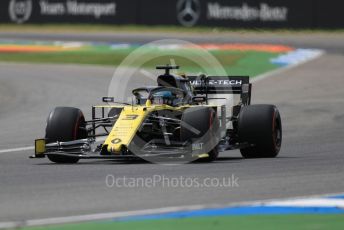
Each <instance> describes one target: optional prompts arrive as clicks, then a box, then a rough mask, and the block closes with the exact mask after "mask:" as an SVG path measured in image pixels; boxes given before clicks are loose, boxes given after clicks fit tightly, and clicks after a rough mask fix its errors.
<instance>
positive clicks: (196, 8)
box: [177, 0, 201, 27]
mask: <svg viewBox="0 0 344 230" xmlns="http://www.w3.org/2000/svg"><path fill="white" fill-rule="evenodd" d="M200 16H201V4H200V2H199V0H179V1H178V2H177V19H178V21H179V23H180V24H181V25H183V26H187V27H191V26H194V25H195V24H196V23H197V21H198V19H199V18H200Z"/></svg>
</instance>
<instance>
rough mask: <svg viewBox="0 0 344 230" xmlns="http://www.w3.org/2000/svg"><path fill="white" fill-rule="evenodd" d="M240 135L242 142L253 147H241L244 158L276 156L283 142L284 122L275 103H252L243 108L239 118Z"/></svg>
mask: <svg viewBox="0 0 344 230" xmlns="http://www.w3.org/2000/svg"><path fill="white" fill-rule="evenodd" d="M238 136H239V140H240V142H241V143H244V142H248V143H249V144H253V145H254V146H253V147H248V148H243V149H240V152H241V155H242V156H243V157H244V158H273V157H276V156H277V155H278V153H279V151H280V149H281V144H282V122H281V116H280V113H279V111H278V109H277V108H276V107H275V106H273V105H250V106H245V107H243V108H242V109H241V111H240V114H239V119H238Z"/></svg>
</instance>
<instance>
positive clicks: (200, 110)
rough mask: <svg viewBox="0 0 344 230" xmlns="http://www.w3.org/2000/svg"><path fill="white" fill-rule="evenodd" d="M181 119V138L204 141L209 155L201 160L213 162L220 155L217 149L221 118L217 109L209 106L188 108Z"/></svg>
mask: <svg viewBox="0 0 344 230" xmlns="http://www.w3.org/2000/svg"><path fill="white" fill-rule="evenodd" d="M181 120H182V125H181V129H180V138H181V140H182V141H187V140H190V139H195V140H197V142H199V143H203V145H204V146H203V147H204V151H206V153H208V155H209V157H208V158H204V159H202V160H201V161H206V162H211V161H214V160H216V158H217V157H218V155H219V152H218V150H217V145H218V142H219V138H218V136H219V135H218V131H219V119H218V117H217V115H216V112H215V110H214V109H212V108H209V107H193V108H188V109H186V110H185V111H184V113H183V115H182V119H181ZM183 124H184V125H183ZM195 132H196V133H195Z"/></svg>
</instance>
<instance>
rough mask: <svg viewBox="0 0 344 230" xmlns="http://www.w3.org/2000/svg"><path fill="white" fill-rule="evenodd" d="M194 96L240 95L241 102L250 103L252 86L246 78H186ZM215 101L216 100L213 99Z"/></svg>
mask: <svg viewBox="0 0 344 230" xmlns="http://www.w3.org/2000/svg"><path fill="white" fill-rule="evenodd" d="M188 79H189V81H190V83H191V85H192V86H193V89H194V93H195V94H196V95H198V96H199V95H204V96H205V97H206V98H207V99H208V95H209V94H240V99H241V102H242V103H243V104H245V105H249V104H250V103H251V90H252V84H251V83H250V79H249V77H248V76H208V77H205V76H203V77H200V76H188ZM214 99H216V98H214Z"/></svg>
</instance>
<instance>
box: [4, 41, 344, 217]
mask: <svg viewBox="0 0 344 230" xmlns="http://www.w3.org/2000/svg"><path fill="white" fill-rule="evenodd" d="M271 39H272V38H271ZM295 41H296V43H297V42H298V40H297V39H296V40H295ZM342 41H343V42H342V43H341V46H338V49H336V50H340V49H342V47H344V46H343V45H344V44H343V43H344V39H343V40H342ZM323 42H324V41H323ZM336 42H339V41H337V40H336ZM321 44H323V43H319V44H318V45H319V46H320V45H321ZM333 44H336V43H335V42H333V43H331V46H332V45H333ZM316 48H317V47H316ZM322 48H326V47H322ZM329 51H330V52H329V53H328V54H325V55H323V56H322V57H320V58H318V59H316V60H314V61H311V62H309V63H306V64H304V65H301V66H299V67H297V68H294V69H291V70H288V71H286V72H283V73H280V74H278V75H276V76H273V77H271V78H267V79H264V80H262V81H259V82H257V83H255V84H254V86H253V103H271V104H276V105H277V106H278V108H279V109H280V111H281V115H282V119H283V128H284V137H283V148H282V151H281V153H280V156H279V157H278V158H276V159H251V160H243V159H241V158H240V154H239V152H238V151H228V152H225V153H224V154H222V155H221V157H220V158H219V160H217V161H216V162H214V163H211V164H187V165H175V166H165V165H155V164H148V163H116V162H112V161H101V160H92V161H81V163H79V164H77V165H56V164H51V163H49V162H48V160H47V159H41V160H30V159H28V156H29V155H31V154H32V151H18V152H8V153H0V221H14V220H26V219H33V218H45V217H58V216H69V215H80V214H90V213H98V212H113V211H125V210H137V209H147V208H160V207H166V206H179V205H183V206H184V205H193V204H227V203H234V202H240V201H251V200H258V199H259V200H261V199H272V198H281V197H292V196H303V195H311V194H322V193H337V192H338V193H339V192H343V191H344V182H343V181H344V153H343V149H344V142H343V139H344V87H343V86H344V65H343V64H344V56H343V55H342V54H341V53H342V52H332V51H333V50H332V49H330V50H329ZM113 71H114V69H113V68H104V67H94V66H82V67H81V66H74V65H66V66H61V65H37V64H36V65H34V64H32V65H31V64H8V63H2V64H0V108H1V109H0V128H1V132H0V149H9V148H18V147H23V146H31V145H32V144H33V140H34V139H35V138H36V137H41V136H42V135H43V134H44V126H45V120H46V117H47V114H48V113H49V111H50V110H51V109H52V108H53V107H54V106H58V105H67V106H76V107H80V108H82V109H83V110H85V111H88V112H87V114H88V115H89V109H90V108H89V106H90V105H92V104H95V103H97V102H99V99H100V97H101V96H103V95H106V93H107V87H108V84H109V81H110V79H111V77H112V73H113ZM108 174H112V175H114V176H116V177H120V176H126V177H135V178H138V177H142V178H149V177H152V175H165V176H166V177H169V178H172V177H173V178H177V177H180V176H184V177H192V178H198V179H199V180H202V179H204V178H206V177H210V178H213V177H216V178H223V177H230V176H231V175H232V174H233V175H235V176H236V177H237V178H238V184H239V187H233V188H223V187H218V188H201V189H200V188H195V187H191V188H182V187H177V188H166V187H165V188H163V187H161V186H157V187H153V188H140V187H139V188H108V187H107V186H106V183H105V178H106V175H108Z"/></svg>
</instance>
